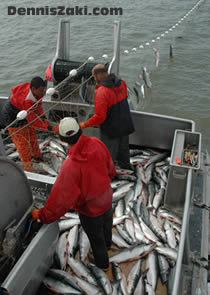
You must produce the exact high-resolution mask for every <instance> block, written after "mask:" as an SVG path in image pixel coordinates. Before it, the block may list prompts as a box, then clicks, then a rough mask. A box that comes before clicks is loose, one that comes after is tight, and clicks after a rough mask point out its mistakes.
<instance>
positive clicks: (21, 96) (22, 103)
mask: <svg viewBox="0 0 210 295" xmlns="http://www.w3.org/2000/svg"><path fill="white" fill-rule="evenodd" d="M11 90H12V93H11V95H10V103H11V104H12V106H13V107H15V108H16V109H17V110H19V111H22V110H28V109H29V108H31V109H30V111H28V115H27V117H26V120H27V121H28V122H31V121H33V120H34V119H36V120H35V121H34V122H33V123H31V126H34V127H36V128H40V129H47V127H48V125H49V124H48V123H46V122H43V120H44V119H46V117H45V116H42V117H41V118H42V120H41V119H39V116H40V115H41V114H43V107H42V100H41V98H42V96H41V97H35V96H34V95H33V93H32V92H31V89H30V83H28V82H26V83H22V84H18V85H16V86H14V87H12V89H11ZM37 101H39V102H38V103H37ZM35 103H37V104H36V105H35V106H33V105H34V104H35ZM32 106H33V107H32Z"/></svg>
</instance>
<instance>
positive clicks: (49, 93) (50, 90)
mask: <svg viewBox="0 0 210 295" xmlns="http://www.w3.org/2000/svg"><path fill="white" fill-rule="evenodd" d="M54 93H55V88H48V89H47V91H46V94H47V95H49V96H52V95H53V94H54Z"/></svg>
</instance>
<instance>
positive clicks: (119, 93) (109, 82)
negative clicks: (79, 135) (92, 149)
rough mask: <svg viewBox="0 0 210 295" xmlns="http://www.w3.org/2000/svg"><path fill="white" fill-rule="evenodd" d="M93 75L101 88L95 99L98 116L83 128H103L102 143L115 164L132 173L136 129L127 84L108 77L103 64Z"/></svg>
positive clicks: (92, 118)
mask: <svg viewBox="0 0 210 295" xmlns="http://www.w3.org/2000/svg"><path fill="white" fill-rule="evenodd" d="M92 75H93V77H94V79H95V81H96V83H97V84H98V85H96V92H95V96H94V101H95V113H94V115H93V116H92V117H91V118H90V119H89V120H88V121H86V122H80V127H81V128H86V127H90V126H97V125H100V133H101V134H100V136H101V140H102V141H103V142H104V143H105V144H106V146H107V147H108V149H109V151H110V154H111V157H112V159H113V161H114V162H117V164H118V165H119V166H120V168H123V169H130V168H131V167H130V162H129V137H128V135H129V134H131V133H132V132H133V131H134V126H133V122H132V118H131V114H130V109H129V105H128V101H127V86H126V83H125V81H124V80H120V79H118V78H117V77H116V76H115V75H114V74H110V75H109V74H108V72H107V67H106V66H104V65H103V64H98V65H96V66H95V67H94V68H93V70H92Z"/></svg>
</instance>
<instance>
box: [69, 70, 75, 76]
mask: <svg viewBox="0 0 210 295" xmlns="http://www.w3.org/2000/svg"><path fill="white" fill-rule="evenodd" d="M76 75H77V70H76V69H73V70H71V71H70V72H69V76H71V77H74V76H76Z"/></svg>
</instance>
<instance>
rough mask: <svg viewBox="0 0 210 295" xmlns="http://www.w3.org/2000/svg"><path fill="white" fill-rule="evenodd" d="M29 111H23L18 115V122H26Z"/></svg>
mask: <svg viewBox="0 0 210 295" xmlns="http://www.w3.org/2000/svg"><path fill="white" fill-rule="evenodd" d="M27 114H28V113H27V111H25V110H23V111H20V112H19V113H18V114H17V117H16V118H17V120H18V121H20V120H24V119H25V118H26V116H27Z"/></svg>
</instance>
